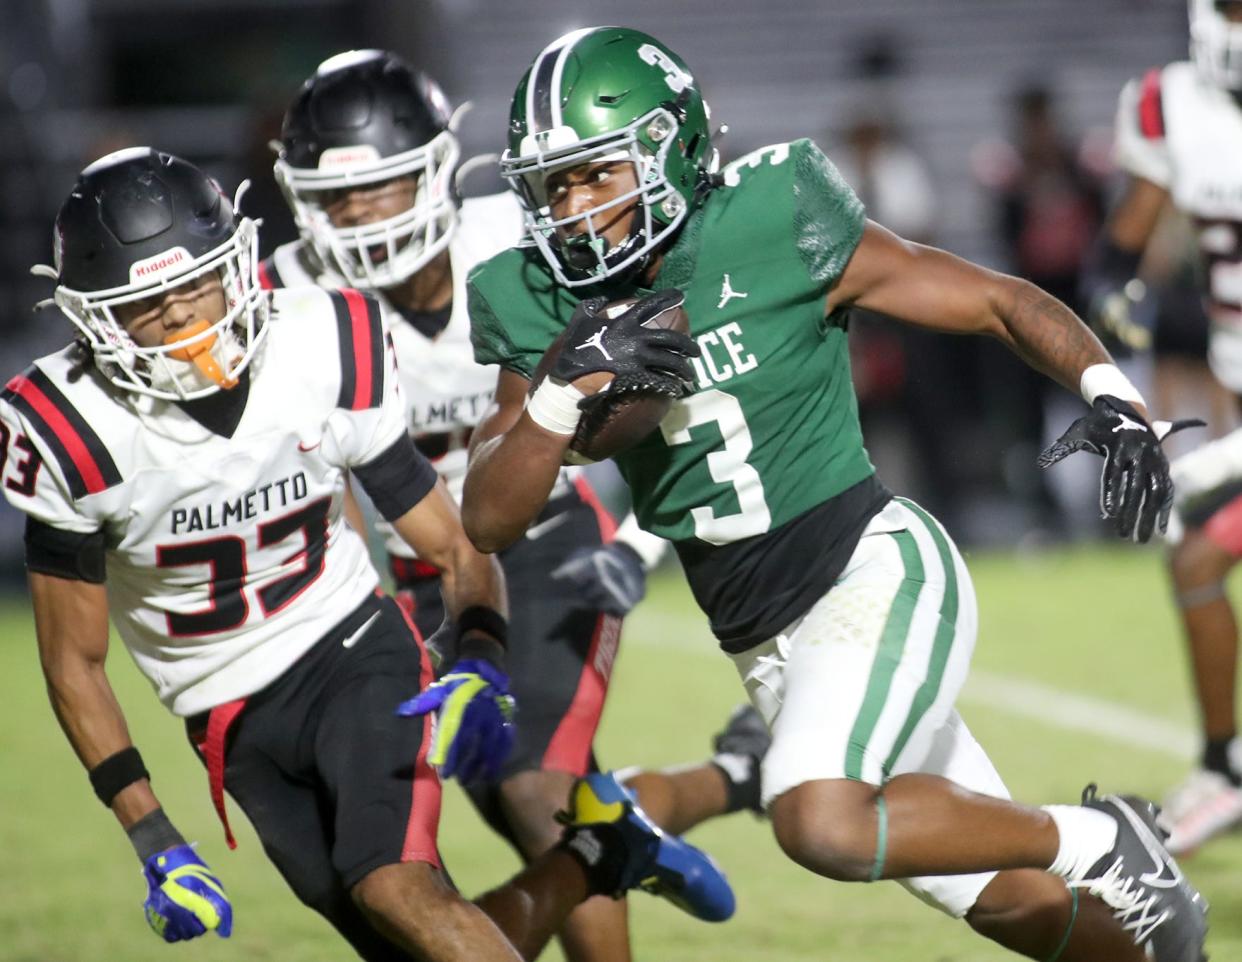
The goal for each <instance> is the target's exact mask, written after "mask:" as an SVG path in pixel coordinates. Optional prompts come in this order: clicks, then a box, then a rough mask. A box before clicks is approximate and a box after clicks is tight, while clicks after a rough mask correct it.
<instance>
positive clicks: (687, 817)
mask: <svg viewBox="0 0 1242 962" xmlns="http://www.w3.org/2000/svg"><path fill="white" fill-rule="evenodd" d="M459 155H460V150H459V147H458V142H457V138H456V136H455V135H454V132H453V124H452V119H451V115H450V110H449V107H448V104H447V102H446V100H445V97H444V95H443V93H442V92H441V91H440V88H439V87H438V86H437V85H436V84H435V82H434V81H433V80H431V79H430V78H429V77H427V76H426V75H425V74H423V73H421V72H418V71H416V70H414V69H413V68H412V67H411V66H410V65H409V64H408V63H406V62H405V61H404V60H402V59H401V58H400V57H398V56H396V55H394V54H392V53H389V52H386V51H382V50H359V51H347V52H345V53H341V54H338V55H336V56H334V57H332V58H330V59H328V60H326V61H325V62H324V63H323V64H321V65H320V66H319V68H318V69H317V70H316V71H315V73H314V74H312V75H311V77H310V78H308V80H307V81H306V82H305V84H303V86H302V88H301V90H300V91H299V92H298V94H297V95H296V96H295V98H294V99H293V101H292V103H291V105H290V107H289V109H288V111H287V112H286V115H285V119H284V124H283V129H282V144H281V151H280V155H279V158H278V160H277V161H276V165H275V174H276V178H277V180H278V182H279V183H280V185H281V187H282V188H283V190H284V192H285V196H286V198H287V199H288V201H289V205H290V207H291V209H292V211H293V215H294V219H295V220H296V222H297V224H298V227H299V230H300V233H301V235H302V236H301V239H300V240H299V241H297V242H294V243H292V244H286V245H284V246H282V247H280V248H279V249H278V250H277V251H276V252H275V253H274V254H273V256H272V257H270V258H269V259H268V260H266V261H264V262H263V263H262V264H261V265H260V268H259V278H260V282H261V283H262V284H263V286H265V287H268V288H279V287H282V286H295V285H302V284H315V285H318V286H320V287H323V288H325V289H329V290H331V289H335V288H338V287H342V286H351V287H356V288H360V289H363V290H365V291H367V293H368V294H369V295H371V296H373V297H374V298H375V299H376V300H377V301H378V302H379V304H380V305H381V308H382V311H383V316H384V322H385V328H386V330H387V332H388V334H389V336H390V337H391V339H392V343H393V345H394V348H395V350H396V356H397V359H398V362H399V363H398V367H399V372H400V379H401V387H402V391H403V394H404V398H405V404H406V409H405V420H406V428H407V429H408V431H409V433H410V435H411V436H412V438H413V439H414V443H415V444H416V445H417V446H418V448H419V450H420V451H421V452H422V453H423V454H424V455H425V456H426V457H427V458H428V459H429V460H430V461H431V462H432V464H433V465H434V466H435V469H436V471H437V472H438V473H439V475H440V477H441V479H442V480H443V481H444V482H445V484H446V485H447V487H448V490H449V491H450V492H451V493H452V495H453V496H454V498H460V496H461V487H462V482H463V479H464V477H465V472H466V453H467V445H468V442H469V439H470V435H471V432H472V431H473V429H474V427H475V425H476V424H478V423H479V422H480V421H481V420H482V418H483V417H484V415H485V414H486V413H487V411H488V410H489V408H490V407H491V404H492V395H493V392H494V389H495V386H496V378H497V373H496V370H495V369H493V368H490V367H486V366H483V365H481V364H477V363H476V362H475V360H474V355H473V350H472V348H471V344H470V328H469V317H468V313H467V311H466V277H467V274H468V273H469V271H470V270H471V269H472V268H473V267H474V266H475V264H478V263H480V262H481V261H484V260H486V259H487V258H489V257H491V256H493V255H494V254H497V253H499V252H500V251H502V250H505V249H506V248H508V247H511V246H513V245H515V244H517V243H518V242H519V241H520V240H521V237H522V229H523V228H522V212H521V208H520V207H519V206H518V204H517V201H516V200H515V199H514V198H513V196H512V194H510V193H508V192H506V193H504V194H497V195H494V196H489V197H480V198H475V199H468V200H465V201H462V200H460V199H459V198H458V196H457V192H456V189H455V183H454V179H455V176H456V173H457V169H458V158H459ZM358 516H360V515H358ZM352 517H354V516H353V515H351V519H352ZM385 535H386V543H385V547H386V550H387V552H388V560H389V566H390V569H391V572H392V575H393V579H394V582H395V584H396V586H397V589H398V595H397V597H398V600H399V601H400V602H402V603H403V604H405V605H406V606H407V609H408V610H409V612H410V614H411V616H412V618H413V620H414V622H415V625H416V627H417V628H418V629H419V630H420V631H421V632H422V633H423V634H424V635H425V636H426V635H430V634H431V633H432V632H434V631H435V630H436V629H437V628H438V627H439V625H440V624H441V622H442V620H443V618H444V607H443V604H442V603H441V598H440V581H441V571H440V568H439V566H438V565H437V564H436V563H435V562H434V561H433V560H432V559H429V558H427V557H425V556H423V555H422V554H421V553H416V551H414V550H412V549H411V547H410V545H409V544H407V543H406V542H405V541H404V540H403V539H401V538H400V537H399V536H397V534H396V533H395V532H394V531H393V530H392V528H391V526H387V527H386V530H385ZM663 546H664V543H663V541H662V540H660V539H658V538H655V537H653V536H651V535H647V534H646V533H645V532H642V531H641V530H640V529H639V528H638V526H637V524H636V523H635V522H634V521H633V520H632V518H631V519H627V521H626V522H625V523H624V524H623V525H622V528H621V530H620V531H619V532H618V531H617V526H616V524H615V523H614V521H613V520H612V518H611V517H610V516H609V514H608V512H607V511H606V509H604V508H603V507H602V506H601V505H600V503H599V501H598V500H597V498H596V497H595V495H594V493H593V492H592V490H591V488H590V487H589V485H588V484H587V482H586V479H585V478H584V477H582V476H581V475H579V474H577V473H576V472H575V470H574V469H570V470H567V471H564V472H562V475H561V477H560V479H559V480H558V482H557V486H556V489H555V491H554V492H553V496H552V499H551V503H550V504H549V505H548V507H547V508H546V509H545V510H544V511H543V513H542V514H541V515H540V516H539V517H538V518H537V519H536V520H535V522H534V523H533V524H532V525H531V527H530V529H529V530H528V531H527V533H526V536H525V537H524V538H523V539H522V540H521V541H520V542H519V543H518V544H517V545H516V546H514V547H513V548H512V549H510V550H509V551H506V552H505V553H504V554H503V555H502V556H501V562H502V564H503V566H504V570H505V575H506V580H507V582H508V584H509V590H510V598H511V613H510V624H511V630H510V646H509V651H508V667H509V671H510V675H511V677H512V687H513V692H514V695H515V696H516V697H517V699H518V702H519V704H520V705H521V714H520V717H519V719H518V724H517V737H516V745H515V749H514V751H513V753H512V754H511V755H510V757H509V758H508V760H507V761H506V763H505V764H504V766H503V767H502V769H501V770H500V772H499V775H498V777H497V778H495V779H490V780H480V781H476V782H474V783H471V784H468V785H466V786H465V787H466V790H467V793H468V794H469V796H470V798H471V800H472V802H473V803H474V805H475V806H476V808H477V809H478V810H479V812H480V814H481V815H482V816H483V817H484V818H485V820H486V821H487V822H488V823H489V824H490V825H491V826H492V827H493V828H494V829H495V830H496V831H497V832H498V833H499V834H500V835H502V836H503V837H504V838H505V839H507V840H508V841H509V842H510V843H511V844H512V845H513V846H514V847H515V848H516V849H517V851H518V853H519V854H520V855H521V856H522V857H523V858H524V859H528V860H529V859H531V858H534V857H535V856H537V855H538V854H539V853H541V852H543V851H545V850H546V849H547V848H548V847H549V846H551V845H553V844H554V843H555V842H556V839H557V838H558V836H559V834H560V829H559V826H558V825H557V823H556V821H555V818H554V815H555V813H556V811H557V810H558V809H559V808H561V807H562V806H563V800H564V798H565V795H566V792H567V791H568V789H569V786H570V785H571V783H572V782H573V779H574V777H575V776H580V775H583V774H585V773H586V772H587V771H590V770H593V769H594V768H595V760H594V757H593V754H592V742H593V740H594V736H595V732H596V728H597V726H598V724H599V720H600V717H601V713H602V711H603V707H604V702H605V696H606V694H607V688H608V682H609V676H610V674H611V670H612V665H613V661H614V659H615V656H616V652H617V644H618V641H619V639H620V628H621V618H622V616H624V615H625V614H626V613H627V612H628V611H629V610H630V608H632V607H633V605H634V604H636V603H637V602H638V600H639V599H640V598H641V597H642V595H643V592H644V581H645V569H646V568H648V567H650V566H652V565H653V564H655V563H656V561H658V559H659V557H660V554H661V552H662V551H663ZM768 741H769V739H768V735H767V731H766V729H765V727H764V726H763V724H762V722H761V721H760V720H759V719H758V716H757V715H756V714H755V713H754V712H753V711H750V710H744V711H742V712H741V713H739V714H737V715H735V716H734V718H733V719H731V721H730V723H729V725H728V726H727V728H726V730H725V732H724V733H722V735H721V736H719V737H718V738H717V742H716V750H717V755H716V757H715V758H714V759H713V760H712V761H711V762H709V763H707V764H704V765H701V766H693V767H688V768H683V769H679V770H677V771H676V772H669V773H656V772H643V773H639V774H636V775H632V776H630V781H629V785H630V787H631V788H632V789H634V790H635V791H637V793H638V794H639V795H640V798H641V801H642V804H643V806H644V808H645V809H646V810H647V813H648V814H649V815H650V816H651V817H652V818H653V819H654V820H655V821H656V822H657V823H658V824H660V825H661V826H663V827H664V828H666V829H668V830H670V831H677V832H681V831H685V830H687V829H688V828H689V827H691V826H692V825H694V824H697V823H698V822H700V821H702V820H704V819H706V818H710V817H712V816H715V815H718V814H724V813H726V812H730V811H735V810H737V809H739V808H743V807H748V808H751V809H754V810H756V811H758V809H759V785H758V773H759V766H758V760H759V758H760V757H761V756H762V754H763V753H764V751H765V750H766V747H767V744H768ZM561 937H562V942H563V944H564V946H565V949H566V952H567V954H568V956H569V958H570V960H571V962H605V960H615V962H620V960H625V959H628V958H629V947H628V939H627V934H626V921H625V906H624V905H623V904H620V903H615V902H610V901H608V900H606V899H597V900H595V901H593V902H591V903H588V904H587V905H584V906H582V907H581V908H580V909H578V910H577V911H575V912H574V914H573V915H572V916H571V917H570V919H569V921H568V923H567V924H566V926H565V928H564V929H563V930H562V932H561Z"/></svg>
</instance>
